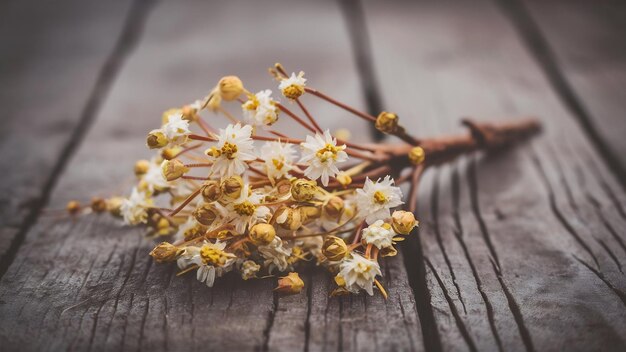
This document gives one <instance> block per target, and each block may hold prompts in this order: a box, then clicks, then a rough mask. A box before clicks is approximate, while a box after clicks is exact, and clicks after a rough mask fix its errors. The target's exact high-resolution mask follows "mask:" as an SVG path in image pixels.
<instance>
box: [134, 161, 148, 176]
mask: <svg viewBox="0 0 626 352" xmlns="http://www.w3.org/2000/svg"><path fill="white" fill-rule="evenodd" d="M149 168H150V162H149V161H148V160H137V162H136V163H135V167H134V171H135V175H137V176H141V175H144V174H145V173H146V172H148V169H149Z"/></svg>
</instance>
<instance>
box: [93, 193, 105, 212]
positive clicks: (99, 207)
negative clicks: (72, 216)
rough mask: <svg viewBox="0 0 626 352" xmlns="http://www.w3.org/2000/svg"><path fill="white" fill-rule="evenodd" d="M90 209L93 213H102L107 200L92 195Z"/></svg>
mask: <svg viewBox="0 0 626 352" xmlns="http://www.w3.org/2000/svg"><path fill="white" fill-rule="evenodd" d="M91 210H93V211H94V213H102V212H103V211H105V210H107V202H106V201H105V200H104V199H103V198H100V197H93V198H91Z"/></svg>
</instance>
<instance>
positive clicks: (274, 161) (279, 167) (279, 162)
mask: <svg viewBox="0 0 626 352" xmlns="http://www.w3.org/2000/svg"><path fill="white" fill-rule="evenodd" d="M272 164H274V167H275V168H276V170H279V171H280V170H282V169H283V167H284V166H285V163H283V162H282V160H278V159H272Z"/></svg>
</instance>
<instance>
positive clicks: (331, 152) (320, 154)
mask: <svg viewBox="0 0 626 352" xmlns="http://www.w3.org/2000/svg"><path fill="white" fill-rule="evenodd" d="M340 150H341V148H339V147H337V146H334V145H332V144H330V143H326V145H325V146H324V148H322V149H320V150H318V151H317V153H316V154H315V155H316V156H317V158H318V159H319V160H320V161H321V162H323V163H325V162H326V161H328V160H329V159H331V158H332V159H333V160H336V159H337V153H338V152H339V151H340Z"/></svg>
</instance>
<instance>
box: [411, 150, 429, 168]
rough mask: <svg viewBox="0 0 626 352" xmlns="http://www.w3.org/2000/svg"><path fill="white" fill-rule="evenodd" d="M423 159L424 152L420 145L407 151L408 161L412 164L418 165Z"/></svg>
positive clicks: (424, 157) (424, 156)
mask: <svg viewBox="0 0 626 352" xmlns="http://www.w3.org/2000/svg"><path fill="white" fill-rule="evenodd" d="M425 159H426V153H425V152H424V148H422V147H415V148H413V149H411V151H410V152H409V161H411V164H413V165H419V164H421V163H423V162H424V160H425Z"/></svg>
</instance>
